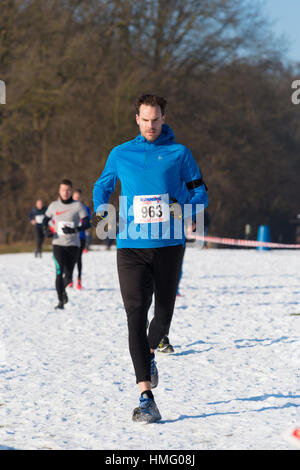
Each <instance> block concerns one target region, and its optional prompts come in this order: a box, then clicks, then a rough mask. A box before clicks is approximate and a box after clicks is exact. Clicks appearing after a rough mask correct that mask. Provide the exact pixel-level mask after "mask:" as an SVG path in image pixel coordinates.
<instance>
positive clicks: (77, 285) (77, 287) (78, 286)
mask: <svg viewBox="0 0 300 470" xmlns="http://www.w3.org/2000/svg"><path fill="white" fill-rule="evenodd" d="M76 289H78V290H81V289H82V285H81V280H80V279H77V282H76Z"/></svg>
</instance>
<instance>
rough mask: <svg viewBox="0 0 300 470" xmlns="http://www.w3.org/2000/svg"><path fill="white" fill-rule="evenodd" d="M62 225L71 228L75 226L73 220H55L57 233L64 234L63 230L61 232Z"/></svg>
mask: <svg viewBox="0 0 300 470" xmlns="http://www.w3.org/2000/svg"><path fill="white" fill-rule="evenodd" d="M63 227H71V228H74V227H75V224H74V222H73V221H67V222H63V221H62V220H61V221H59V222H57V231H56V233H57V235H66V234H65V233H64V232H63V230H62V229H63Z"/></svg>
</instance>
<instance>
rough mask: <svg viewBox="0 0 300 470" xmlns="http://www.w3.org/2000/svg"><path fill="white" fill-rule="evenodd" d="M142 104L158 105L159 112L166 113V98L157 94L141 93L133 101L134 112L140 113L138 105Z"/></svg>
mask: <svg viewBox="0 0 300 470" xmlns="http://www.w3.org/2000/svg"><path fill="white" fill-rule="evenodd" d="M142 104H145V105H148V106H160V109H161V114H162V115H164V114H166V107H167V100H166V99H165V98H163V97H162V96H158V95H142V96H140V97H139V98H138V99H137V100H136V102H135V111H136V114H140V106H141V105H142Z"/></svg>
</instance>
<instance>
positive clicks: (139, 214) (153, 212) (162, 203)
mask: <svg viewBox="0 0 300 470" xmlns="http://www.w3.org/2000/svg"><path fill="white" fill-rule="evenodd" d="M133 214H134V222H135V223H136V224H153V223H155V222H168V220H169V219H170V209H169V195H168V194H158V195H153V196H152V195H151V196H134V198H133Z"/></svg>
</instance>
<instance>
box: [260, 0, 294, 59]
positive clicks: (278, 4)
mask: <svg viewBox="0 0 300 470" xmlns="http://www.w3.org/2000/svg"><path fill="white" fill-rule="evenodd" d="M264 5H265V6H264V8H263V12H264V14H265V16H267V17H268V18H269V19H270V20H276V22H275V23H274V25H273V26H272V31H273V32H274V34H275V35H276V36H279V37H280V36H282V35H285V36H286V39H287V40H288V41H289V49H288V51H287V53H286V57H287V59H288V60H291V61H297V62H300V24H299V20H300V0H265V1H264Z"/></svg>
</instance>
